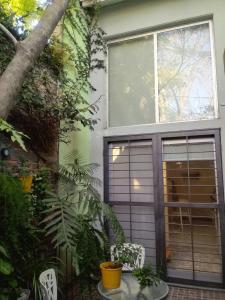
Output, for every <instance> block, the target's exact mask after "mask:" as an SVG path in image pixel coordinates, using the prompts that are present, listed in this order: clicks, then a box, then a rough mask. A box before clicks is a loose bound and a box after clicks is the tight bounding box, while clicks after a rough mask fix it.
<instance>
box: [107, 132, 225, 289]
mask: <svg viewBox="0 0 225 300" xmlns="http://www.w3.org/2000/svg"><path fill="white" fill-rule="evenodd" d="M211 132H212V134H210V135H209V134H207V132H206V134H205V135H204V133H203V132H200V134H199V136H198V135H195V134H193V133H191V132H190V134H188V135H182V134H181V135H180V136H178V135H177V134H176V135H175V137H174V138H172V137H170V136H169V135H165V136H166V137H164V135H163V134H162V135H161V136H160V135H159V134H156V135H148V136H147V137H146V136H145V135H142V136H140V137H137V138H135V137H134V136H133V137H132V138H131V139H129V137H127V138H126V137H122V138H121V140H120V138H119V137H118V139H116V138H115V137H114V138H112V139H110V138H105V140H106V143H105V147H106V148H105V154H106V155H105V164H107V165H105V167H106V170H107V172H106V173H105V176H106V178H105V179H106V181H105V182H106V186H105V189H106V190H105V191H106V192H105V198H106V199H105V200H106V201H107V202H108V203H109V204H110V205H112V208H113V210H114V211H115V213H116V215H117V217H118V219H119V221H120V223H121V225H122V227H123V229H124V232H125V235H126V238H127V241H130V242H133V243H139V244H142V245H143V246H144V247H145V248H146V253H147V260H146V261H147V262H150V263H152V264H153V265H154V266H156V262H157V263H158V267H159V268H161V267H163V268H165V269H166V270H167V271H166V272H167V278H168V279H169V278H171V280H172V279H173V281H174V280H175V281H176V280H178V282H179V280H181V281H182V280H184V281H185V280H187V282H188V283H190V282H194V281H196V282H202V283H204V282H207V283H209V284H211V285H212V286H214V285H215V286H220V284H223V283H224V254H223V252H222V250H221V249H222V248H223V247H224V246H225V244H224V239H223V234H222V231H223V232H224V229H225V228H221V224H223V222H224V219H223V218H224V216H223V215H221V207H222V206H223V207H224V202H223V199H222V197H223V186H222V180H221V178H222V174H221V166H220V164H221V162H220V160H219V158H218V157H219V155H220V153H218V151H219V150H218V149H219V146H218V143H219V142H218V132H217V131H215V132H216V133H215V137H216V138H214V134H213V132H214V131H213V130H212V131H211ZM167 136H168V137H167ZM156 141H160V142H157V143H156V144H157V146H156V144H154V143H155V142H156ZM216 149H217V150H216ZM154 171H155V172H154ZM161 181H162V182H161ZM160 195H161V196H160ZM221 218H222V219H223V221H222V222H221ZM162 245H164V246H162ZM162 247H163V249H162ZM181 248H182V249H181ZM163 262H164V266H163V265H162V263H163ZM159 263H160V266H159Z"/></svg>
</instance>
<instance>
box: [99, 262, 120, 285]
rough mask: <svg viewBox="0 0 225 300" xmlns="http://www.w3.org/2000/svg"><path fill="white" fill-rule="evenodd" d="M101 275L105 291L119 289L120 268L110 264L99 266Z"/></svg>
mask: <svg viewBox="0 0 225 300" xmlns="http://www.w3.org/2000/svg"><path fill="white" fill-rule="evenodd" d="M100 269H101V273H102V284H103V286H104V288H106V289H117V288H119V287H120V281H121V273H122V266H121V267H116V268H115V265H114V264H113V263H112V262H104V263H101V264H100Z"/></svg>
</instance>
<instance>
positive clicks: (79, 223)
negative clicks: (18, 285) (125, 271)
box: [43, 152, 124, 280]
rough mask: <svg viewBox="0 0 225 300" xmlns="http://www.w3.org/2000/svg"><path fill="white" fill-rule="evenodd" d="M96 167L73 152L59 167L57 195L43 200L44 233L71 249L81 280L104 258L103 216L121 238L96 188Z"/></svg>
mask: <svg viewBox="0 0 225 300" xmlns="http://www.w3.org/2000/svg"><path fill="white" fill-rule="evenodd" d="M72 157H73V159H72V160H71V158H72ZM67 158H68V157H67ZM95 168H96V165H95V164H82V163H81V162H80V157H79V155H78V154H77V153H76V152H75V153H72V155H70V156H69V161H68V163H67V164H66V165H65V167H61V168H60V175H61V185H60V189H61V193H60V195H59V196H56V195H55V196H54V195H52V197H51V198H48V199H46V200H45V203H46V205H47V209H46V211H45V214H46V217H45V219H44V220H43V222H44V223H45V224H46V226H45V230H46V231H47V235H48V236H51V239H52V243H53V244H54V246H55V247H58V246H61V247H64V248H65V249H69V250H70V251H71V253H72V257H73V264H74V267H75V271H76V275H77V276H78V277H79V278H80V279H82V280H84V279H86V280H87V278H90V277H91V276H92V275H93V274H96V272H98V270H99V262H100V261H102V260H103V258H104V254H105V250H106V249H105V248H106V246H107V235H106V233H105V231H104V219H103V218H105V219H106V220H107V221H108V223H109V224H110V225H111V227H112V230H113V231H114V233H115V235H116V238H117V240H118V241H120V242H121V241H124V234H123V231H122V228H121V226H120V224H119V222H118V221H117V219H116V217H115V215H114V214H113V212H112V209H111V208H110V207H109V206H108V205H106V204H105V203H103V202H102V201H101V199H100V195H99V193H98V191H97V189H96V186H97V185H98V184H99V183H100V182H99V180H98V179H96V178H95V177H94V176H93V175H94V174H93V173H94V170H95Z"/></svg>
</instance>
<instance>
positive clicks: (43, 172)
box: [31, 168, 52, 224]
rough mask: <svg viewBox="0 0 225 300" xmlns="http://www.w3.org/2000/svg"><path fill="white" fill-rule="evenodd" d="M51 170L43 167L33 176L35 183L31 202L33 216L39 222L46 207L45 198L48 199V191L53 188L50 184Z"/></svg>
mask: <svg viewBox="0 0 225 300" xmlns="http://www.w3.org/2000/svg"><path fill="white" fill-rule="evenodd" d="M50 181H51V178H50V170H49V169H47V168H41V169H39V170H38V171H37V173H36V174H34V176H33V184H32V191H31V202H32V210H33V216H34V218H35V220H36V221H37V224H39V223H40V222H41V220H42V217H43V216H42V212H43V210H44V209H45V208H46V206H45V204H44V201H43V200H44V199H46V197H47V194H48V192H50V191H51V190H52V185H51V184H50Z"/></svg>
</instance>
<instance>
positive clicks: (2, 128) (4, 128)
mask: <svg viewBox="0 0 225 300" xmlns="http://www.w3.org/2000/svg"><path fill="white" fill-rule="evenodd" d="M0 132H3V133H7V134H9V136H10V138H11V140H12V142H17V143H18V144H19V145H20V147H21V148H22V149H23V150H24V151H27V150H26V147H25V145H24V141H23V139H24V138H28V136H27V135H26V134H24V133H22V132H20V131H17V130H16V129H15V128H14V127H13V126H12V125H10V124H9V123H8V122H6V121H4V120H3V119H1V118H0Z"/></svg>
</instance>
